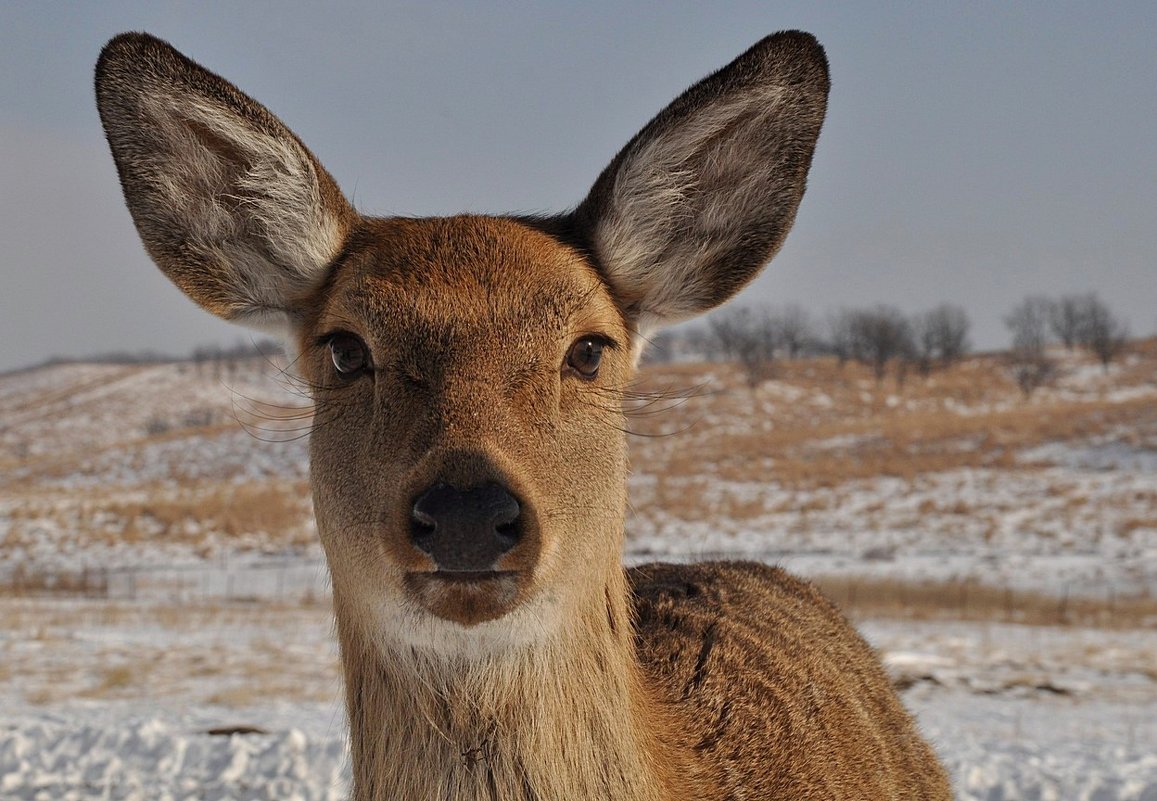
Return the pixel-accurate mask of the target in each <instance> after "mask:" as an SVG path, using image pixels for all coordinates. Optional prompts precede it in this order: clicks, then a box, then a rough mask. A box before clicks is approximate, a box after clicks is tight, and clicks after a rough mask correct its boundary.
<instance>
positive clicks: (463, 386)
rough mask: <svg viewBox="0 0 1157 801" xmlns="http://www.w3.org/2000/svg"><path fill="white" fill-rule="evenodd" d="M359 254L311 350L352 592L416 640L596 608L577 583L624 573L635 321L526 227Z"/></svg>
mask: <svg viewBox="0 0 1157 801" xmlns="http://www.w3.org/2000/svg"><path fill="white" fill-rule="evenodd" d="M353 241H354V242H355V244H354V245H353V246H352V247H351V248H350V250H349V251H348V253H347V254H346V255H345V256H344V257H343V258H342V260H341V262H340V263H339V264H338V265H337V266H336V267H335V268H334V270H333V274H332V278H331V280H330V281H329V282H328V283H327V285H326V288H325V290H324V292H323V293H322V294H321V295H320V297H318V298H317V299H316V300H315V301H314V303H315V311H314V313H313V314H312V315H311V316H310V318H309V319H308V320H307V321H306V322H305V324H304V325H303V326H302V333H301V337H300V347H301V358H300V363H301V370H302V371H303V372H304V373H305V374H306V376H307V377H308V380H309V382H310V383H311V384H312V385H313V387H314V388H315V390H314V391H315V400H316V407H317V408H316V413H315V415H316V417H315V427H314V432H313V436H312V440H311V458H312V477H313V483H314V488H315V489H314V493H315V499H316V508H317V514H318V521H319V528H320V530H321V535H322V539H323V542H324V544H325V549H326V553H327V556H328V559H329V562H330V567H331V570H332V572H333V579H334V586H335V590H336V591H337V592H339V593H340V594H341V595H342V596H343V600H344V601H345V602H348V603H354V604H357V605H359V606H361V607H363V608H365V609H366V610H367V611H369V610H377V611H376V612H375V613H374V616H376V617H378V618H379V619H382V618H384V620H383V621H382V622H383V623H387V624H388V625H389V628H390V629H391V630H392V633H393V634H395V635H396V636H401V637H406V638H410V637H424V636H426V635H427V634H428V632H427V627H426V626H425V623H429V622H430V621H429V618H431V617H432V618H436V619H441V620H445V621H451V622H453V623H456V624H460V625H462V626H474V625H475V624H478V623H481V622H485V621H490V620H494V619H496V618H499V617H502V616H504V615H506V614H507V613H509V612H511V611H512V610H514V609H519V608H522V609H525V610H528V612H532V613H533V615H534V616H535V617H536V619H538V620H539V621H540V625H539V626H535V627H534V629H536V630H537V629H539V628H541V623H549V621H550V620H552V619H553V617H554V616H555V615H557V614H558V613H559V609H561V608H562V607H564V606H566V605H568V604H567V603H566V602H567V598H566V597H565V596H566V595H567V594H568V592H575V593H578V594H582V591H583V589H582V588H581V587H573V588H572V587H571V583H572V582H569V581H568V580H567V577H568V576H583V575H588V576H592V577H593V576H595V575H598V574H599V573H601V572H602V571H601V570H597V569H592V567H593V566H596V565H605V564H606V563H607V562H608V555H611V554H613V555H614V556H613V557H612V563H613V561H617V558H618V552H619V547H618V542H617V538H618V536H619V532H620V531H621V528H622V522H623V505H624V497H623V477H624V475H625V462H624V442H623V435H622V434H621V428H622V422H621V411H620V404H619V402H618V401H619V397H620V395H621V390H622V388H623V385H624V383H625V382H626V380H627V378H628V376H629V374H630V372H631V361H632V359H631V355H630V346H631V332H630V331H629V329H628V326H627V323H626V321H625V320H624V318H623V315H622V312H621V311H620V309H619V306H618V305H617V304H616V302H615V300H614V298H613V297H612V296H611V294H610V292H609V290H608V289H607V287H606V285H605V283H604V281H603V279H602V278H601V277H600V276H599V274H598V272H597V271H596V270H595V269H594V268H593V267H592V266H591V265H590V264H589V262H588V261H587V260H586V259H585V258H584V257H583V256H581V255H580V254H579V253H577V252H576V251H575V250H573V249H571V248H569V247H567V246H565V245H561V244H560V243H559V242H558V241H556V240H555V239H553V238H552V237H550V236H547V235H546V234H543V233H541V232H539V231H536V230H534V229H532V228H530V227H528V226H527V225H524V224H522V223H519V222H515V221H512V220H503V219H491V218H478V217H456V218H449V219H433V220H404V221H403V220H392V221H372V222H367V223H365V224H364V226H363V227H362V228H361V229H360V230H359V231H358V233H357V235H355V236H354V237H353ZM571 600H572V601H573V600H574V599H571ZM528 631H529V629H528Z"/></svg>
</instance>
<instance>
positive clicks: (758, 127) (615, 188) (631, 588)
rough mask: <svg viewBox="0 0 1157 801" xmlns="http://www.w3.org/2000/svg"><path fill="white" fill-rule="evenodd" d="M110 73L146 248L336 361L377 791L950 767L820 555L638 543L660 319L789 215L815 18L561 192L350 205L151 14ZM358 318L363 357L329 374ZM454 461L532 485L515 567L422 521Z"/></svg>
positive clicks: (520, 495) (363, 692)
mask: <svg viewBox="0 0 1157 801" xmlns="http://www.w3.org/2000/svg"><path fill="white" fill-rule="evenodd" d="M97 95H98V103H99V105H100V110H101V118H102V120H103V121H104V124H105V129H106V133H107V135H108V138H109V142H110V145H111V147H112V151H113V155H114V158H115V159H116V162H117V167H118V169H119V171H120V175H121V181H122V185H123V187H124V190H125V194H126V198H127V201H128V205H129V209H130V211H131V212H132V214H133V218H134V221H135V222H136V224H137V228H138V230H139V231H140V234H141V236H142V238H143V240H144V241H145V244H146V247H147V248H148V249H149V252H150V253H151V254H152V255H153V257H154V258H155V259H156V260H157V262H158V264H159V265H160V266H161V268H162V269H163V270H165V272H166V273H167V274H168V275H169V276H170V277H171V278H172V279H173V280H174V281H175V282H176V283H177V284H178V285H179V286H180V287H181V288H182V289H184V290H185V291H186V292H187V293H188V294H189V295H190V296H191V297H192V298H193V299H194V300H195V301H197V302H198V303H200V304H201V305H202V306H204V307H205V308H207V309H208V310H210V311H212V312H214V313H217V314H219V315H221V316H224V317H227V318H230V319H236V320H241V321H246V322H250V323H260V324H263V325H271V324H272V325H276V326H278V327H279V328H280V330H281V332H282V333H283V334H284V335H285V336H286V338H287V340H289V342H290V343H291V345H292V347H293V349H294V351H295V354H296V362H295V364H296V369H297V370H298V372H299V373H300V374H301V376H302V377H303V378H304V379H305V380H307V381H308V382H309V384H310V386H311V388H312V393H313V397H314V400H315V402H316V412H315V422H314V430H313V433H312V437H311V444H310V448H311V459H312V478H313V492H314V502H315V509H316V512H317V519H318V527H319V531H320V534H321V539H322V544H323V546H324V547H325V551H326V555H327V559H328V563H329V568H330V572H331V575H332V578H333V587H334V605H335V613H336V617H337V627H338V634H339V639H340V644H341V651H342V662H343V668H344V672H345V682H346V695H347V709H348V713H349V721H350V735H351V749H352V757H353V773H354V798H355V799H357V801H387V800H388V801H394V800H395V799H427V798H428V799H450V801H467V800H472V799H489V800H490V801H494V800H495V799H524V800H525V801H530V799H536V800H538V801H548V800H553V799H559V801H562V800H564V799H565V800H566V801H571V800H572V799H596V798H597V799H603V798H607V799H616V801H631V800H632V799H634V800H637V801H643V800H644V799H645V800H647V801H674V799H695V800H698V801H723V800H724V799H751V798H782V799H847V800H848V801H852V800H856V801H858V800H860V799H869V798H870V799H915V798H947V797H949V791H948V788H947V782H946V780H945V777H944V773H943V771H942V769H941V768H940V766H939V764H938V763H937V762H936V759H935V756H934V755H933V754H932V752H931V750H930V749H929V748H928V746H927V745H926V744H925V743H924V742H923V741H922V740H921V739H920V737H919V735H918V733H917V731H916V729H915V726H914V724H913V722H912V720H911V719H910V718H909V717H908V715H907V713H905V712H904V710H903V708H902V706H901V705H900V702H899V700H898V699H897V698H896V696H895V694H894V693H893V692H892V690H891V688H890V686H889V684H888V680H887V677H886V676H885V675H884V672H883V670H882V668H881V666H880V664H879V662H878V660H877V659H876V658H875V656H874V655H873V654H872V652H871V650H870V649H869V648H868V647H867V645H865V643H864V642H863V640H862V639H860V637H859V636H858V635H857V634H856V633H855V631H854V630H853V629H852V628H851V627H850V626H849V625H848V624H847V623H846V622H845V621H844V620H843V619H842V618H841V617H840V615H839V613H838V612H836V610H835V609H834V608H833V607H832V606H831V605H830V604H829V603H828V602H827V601H825V600H824V599H823V598H822V597H820V596H819V594H818V593H817V592H816V591H815V590H814V589H813V588H812V587H811V586H810V585H807V584H804V583H802V582H800V581H798V580H796V579H792V578H790V577H789V576H787V575H785V574H784V573H782V572H781V571H778V570H772V569H770V568H765V567H761V566H758V565H745V564H714V565H700V566H691V567H674V566H663V565H654V566H649V567H645V568H639V569H636V570H632V571H629V572H627V571H624V570H623V568H622V567H621V557H622V550H623V524H624V518H625V509H626V488H625V483H626V482H625V478H626V474H627V458H626V441H625V436H624V434H623V428H624V418H623V409H622V400H623V395H624V392H625V391H626V389H627V387H628V386H629V383H630V381H631V378H632V376H633V374H634V369H635V362H636V359H637V355H638V353H639V350H640V348H641V345H642V342H643V339H644V336H643V334H644V332H645V331H646V330H647V329H648V328H649V327H650V326H653V325H656V324H661V323H663V322H667V321H670V320H673V319H677V318H679V317H681V316H684V315H687V314H692V313H697V312H699V311H703V310H705V309H707V308H710V307H711V306H713V305H715V304H717V303H719V302H722V301H723V300H725V299H726V298H728V297H730V296H731V295H732V294H733V293H734V292H735V291H737V290H738V288H739V287H741V286H742V285H743V284H744V283H746V282H747V281H748V280H750V278H751V277H752V276H753V275H754V274H755V272H756V271H757V270H758V269H759V267H760V266H761V265H762V264H763V263H764V262H765V261H766V260H767V259H768V258H770V257H771V256H772V255H773V254H774V253H775V251H776V250H777V249H778V248H779V246H780V244H781V243H782V241H783V238H784V236H786V234H787V230H788V228H790V226H791V222H792V220H793V219H794V216H795V213H796V209H797V207H798V205H799V202H800V199H801V197H802V195H803V190H804V182H805V176H806V172H807V168H808V165H809V164H810V160H811V154H812V150H813V148H814V146H815V140H816V137H817V136H818V133H819V126H820V123H821V121H822V118H823V111H824V106H825V103H826V97H827V68H826V62H825V60H824V57H823V53H822V51H821V50H820V48H819V46H818V45H817V44H816V43H815V41H814V39H812V38H811V37H809V36H807V35H806V34H798V33H786V34H778V35H776V36H772V37H768V38H767V39H765V40H763V41H762V42H760V43H758V44H757V45H756V46H755V47H753V48H752V49H751V50H749V51H748V52H747V53H744V54H743V55H741V56H740V57H739V58H738V59H736V60H735V61H734V62H733V63H732V64H731V65H729V66H728V67H725V68H724V69H723V70H720V71H719V72H717V73H715V74H714V75H712V76H709V77H708V78H707V79H705V80H704V81H702V82H700V83H699V84H697V85H695V86H694V87H692V88H691V89H690V90H688V91H687V92H686V93H685V94H684V95H683V96H681V97H680V98H679V99H677V100H676V101H675V102H674V103H672V104H671V106H669V107H668V108H667V109H666V110H664V111H663V112H662V113H661V114H660V115H659V116H658V117H656V118H655V120H654V121H652V123H651V124H650V125H648V126H647V127H646V128H644V130H643V131H642V132H641V133H640V134H639V135H638V136H637V137H635V139H633V140H632V141H631V142H630V143H629V144H628V145H627V147H626V148H625V149H624V150H623V152H622V153H620V154H619V156H617V157H616V159H615V160H614V161H613V162H612V164H611V166H610V167H608V169H607V170H606V171H605V172H604V173H603V174H602V176H600V178H599V179H598V181H597V182H596V185H595V188H594V189H592V191H591V193H590V195H589V196H588V198H587V200H586V201H584V203H583V204H581V205H580V207H579V208H578V209H577V210H576V211H575V212H573V213H571V214H568V215H561V216H559V217H554V218H544V219H517V218H502V217H480V216H461V217H451V218H444V219H422V220H416V219H402V218H395V219H373V218H364V217H358V216H357V215H356V214H355V213H354V212H353V211H352V210H351V209H350V207H349V205H348V204H347V203H346V202H345V201H344V199H342V197H341V195H340V193H338V191H337V189H336V186H334V184H333V182H332V180H331V179H330V178H329V176H328V175H327V174H326V173H325V171H324V169H323V168H322V167H321V166H320V165H318V164H317V163H316V162H315V161H314V159H313V157H312V156H311V155H309V152H308V151H307V150H305V148H304V146H302V145H301V143H300V142H298V141H297V139H296V138H295V137H293V135H292V134H291V133H290V132H289V131H288V129H287V128H285V127H284V126H283V125H282V124H281V123H280V122H279V121H277V119H276V118H275V117H273V115H272V114H270V113H269V112H268V111H266V110H265V109H264V108H263V107H261V106H260V105H259V104H257V103H256V101H253V100H252V99H251V98H248V97H247V96H245V95H244V94H242V93H241V92H240V91H239V90H238V89H237V88H236V87H234V86H232V85H231V84H228V83H227V82H225V81H224V80H223V79H221V78H218V77H217V76H215V75H213V74H212V73H209V72H207V71H205V70H203V69H202V68H201V67H199V66H197V65H196V64H194V63H193V62H191V61H189V60H188V59H186V58H184V57H183V56H181V55H180V54H178V53H176V51H174V50H172V48H170V47H169V46H168V45H165V44H164V43H162V42H159V41H158V40H156V39H153V38H152V37H148V36H146V35H143V34H129V35H125V36H122V37H118V38H117V39H114V40H113V42H111V43H110V44H109V45H108V47H107V48H106V49H105V52H104V53H103V54H102V57H101V60H100V63H99V64H98V69H97ZM341 332H345V333H341ZM339 333H340V334H341V336H343V337H346V338H347V339H348V337H356V338H357V340H355V341H359V340H360V341H361V342H364V344H365V352H366V354H367V358H368V359H369V360H370V366H371V368H372V369H367V370H365V371H360V372H356V373H354V374H353V375H346V376H344V377H343V375H342V374H340V373H339V372H338V371H337V369H336V367H335V363H334V361H333V354H332V353H331V340H332V337H333V336H334V335H335V334H339ZM590 337H597V338H598V339H599V340H600V341H603V342H605V343H606V349H605V351H604V353H603V357H602V363H601V366H600V367H599V370H598V372H597V374H595V375H586V376H584V375H583V374H582V373H581V372H580V371H579V370H577V369H576V368H575V367H573V366H572V364H571V363H570V361H569V357H568V353H569V352H570V350H571V347H572V345H574V344H575V343H580V342H583V341H585V340H587V339H589V338H590ZM434 484H445V485H449V486H452V487H455V488H459V489H463V490H464V489H467V488H473V487H480V486H483V485H494V484H496V485H499V486H500V487H503V488H504V489H505V490H506V491H508V492H509V493H510V494H511V496H512V497H514V498H516V499H517V502H518V504H519V509H520V517H519V524H520V532H521V536H520V539H519V540H518V542H517V545H516V546H515V547H513V548H512V549H511V550H509V552H507V553H505V555H503V556H502V557H501V558H500V560H499V561H498V563H497V566H496V569H497V570H499V571H501V573H496V574H493V575H492V576H491V577H490V578H487V579H474V578H471V579H466V580H462V579H461V578H456V577H454V576H452V575H451V576H447V575H446V574H445V571H439V570H438V569H437V568H438V566H437V564H435V563H434V562H433V561H432V559H431V557H430V556H429V555H428V554H427V553H426V552H424V551H423V550H422V549H420V548H419V547H417V546H416V545H415V539H414V536H413V534H412V528H411V515H412V511H411V510H412V508H413V504H414V500H415V498H416V497H418V496H419V495H420V494H421V493H422V492H423V490H424V489H425V488H428V487H430V486H432V485H434Z"/></svg>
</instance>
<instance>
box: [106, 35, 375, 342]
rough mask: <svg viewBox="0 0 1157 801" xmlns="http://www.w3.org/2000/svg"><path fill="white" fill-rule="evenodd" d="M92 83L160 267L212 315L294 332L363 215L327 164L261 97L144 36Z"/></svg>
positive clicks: (110, 47) (129, 198)
mask: <svg viewBox="0 0 1157 801" xmlns="http://www.w3.org/2000/svg"><path fill="white" fill-rule="evenodd" d="M96 95H97V107H98V109H99V111H100V118H101V121H102V123H103V124H104V129H105V134H106V136H107V137H108V143H109V146H110V148H111V149H112V154H113V159H114V160H115V161H116V166H117V171H118V173H119V174H120V179H121V186H122V188H123V189H124V194H125V202H126V203H127V204H128V207H129V211H130V212H131V213H132V216H133V221H134V222H135V223H136V226H137V231H138V232H139V233H140V235H141V240H142V241H143V242H144V245H145V247H146V248H147V249H148V252H149V255H151V256H152V257H153V260H154V261H155V262H156V263H157V265H158V266H159V267H160V268H161V270H162V271H163V272H164V273H165V275H167V276H168V277H169V278H170V279H171V280H172V281H173V283H175V284H176V285H177V286H178V287H180V288H181V290H183V291H184V292H185V294H186V295H188V296H189V297H190V298H192V299H193V300H194V301H196V302H197V303H198V304H200V305H201V306H202V307H203V308H205V309H207V310H208V311H210V312H212V313H213V314H216V315H218V316H220V317H224V318H225V319H227V320H232V321H234V322H238V323H243V324H246V325H250V326H255V327H258V328H263V329H265V330H269V331H271V332H275V333H279V334H281V335H283V336H286V335H288V334H289V333H290V332H291V331H292V330H293V329H294V326H295V321H296V320H297V318H298V317H299V315H300V309H299V308H298V307H299V304H300V302H301V300H302V299H303V298H304V297H306V296H307V295H308V294H309V293H310V292H312V291H313V290H314V289H316V288H317V287H318V286H320V285H321V283H322V282H323V281H324V279H325V277H326V274H327V272H328V268H329V265H330V264H331V262H332V261H333V260H334V259H335V258H336V257H337V256H338V255H339V254H340V252H341V250H342V247H343V245H344V243H345V241H346V238H347V236H348V235H349V232H350V230H351V229H352V227H353V225H354V224H355V222H356V218H357V215H356V213H355V212H354V211H353V209H352V208H351V207H350V206H349V204H348V203H347V202H346V200H345V198H344V197H342V194H341V192H340V191H339V190H338V188H337V184H336V183H334V180H333V179H332V178H331V177H330V176H329V173H327V172H326V171H325V169H324V168H323V167H322V166H321V164H319V163H318V162H317V160H316V159H315V158H314V157H313V155H312V154H311V153H310V152H309V151H308V150H307V149H306V147H305V145H303V144H302V143H301V141H300V140H298V138H297V137H296V136H295V135H294V134H293V133H292V132H291V131H290V130H289V129H288V128H286V127H285V125H284V124H283V123H282V122H281V121H280V120H278V119H277V118H276V117H275V116H273V114H271V113H270V112H269V111H268V110H267V109H266V108H265V107H264V106H262V105H261V104H260V103H258V102H257V101H255V100H253V99H252V98H251V97H249V96H248V95H246V94H244V93H243V92H241V91H240V90H239V89H238V88H237V87H235V86H234V85H233V84H231V83H229V82H228V81H226V80H225V79H224V78H221V77H219V76H218V75H215V74H213V73H211V72H209V71H208V70H206V69H205V68H204V67H201V66H200V65H198V64H196V63H194V62H193V61H191V60H189V59H188V58H186V57H185V56H183V55H182V54H181V53H179V52H177V51H176V50H174V49H173V48H172V47H171V46H170V45H168V44H167V43H165V42H162V41H161V40H160V39H157V38H155V37H153V36H149V35H148V34H143V33H126V34H121V35H120V36H118V37H116V38H115V39H113V40H112V41H110V42H109V43H108V44H107V45H106V46H105V48H104V50H103V51H102V52H101V55H100V60H99V61H98V62H97V66H96Z"/></svg>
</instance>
